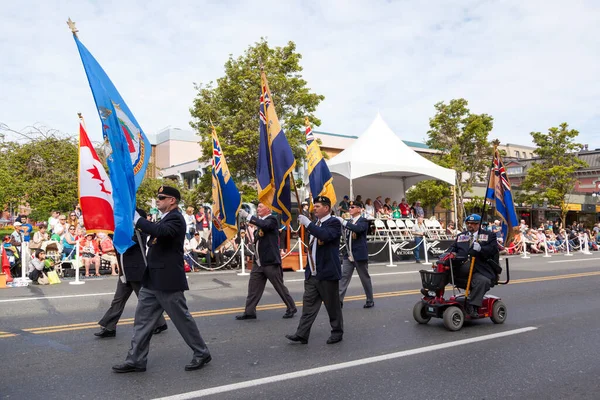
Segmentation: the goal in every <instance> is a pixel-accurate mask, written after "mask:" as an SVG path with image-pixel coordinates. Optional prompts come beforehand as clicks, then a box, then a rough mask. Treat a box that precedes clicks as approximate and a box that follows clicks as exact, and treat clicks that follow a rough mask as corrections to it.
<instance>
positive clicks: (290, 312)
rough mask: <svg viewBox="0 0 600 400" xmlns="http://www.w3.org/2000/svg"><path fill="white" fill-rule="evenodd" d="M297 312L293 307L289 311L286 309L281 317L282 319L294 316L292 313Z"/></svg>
mask: <svg viewBox="0 0 600 400" xmlns="http://www.w3.org/2000/svg"><path fill="white" fill-rule="evenodd" d="M297 312H298V310H297V309H294V310H291V311H290V310H287V311H286V312H285V314H283V317H282V318H283V319H288V318H294V314H296V313H297Z"/></svg>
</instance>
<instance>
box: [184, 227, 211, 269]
mask: <svg viewBox="0 0 600 400" xmlns="http://www.w3.org/2000/svg"><path fill="white" fill-rule="evenodd" d="M186 252H189V254H190V255H191V257H192V259H193V260H194V262H193V263H190V265H197V264H200V258H205V257H206V255H207V254H209V253H210V251H209V249H208V242H207V241H206V240H205V239H204V238H201V237H200V232H195V233H194V237H193V238H192V240H190V241H189V244H188V247H187V248H186Z"/></svg>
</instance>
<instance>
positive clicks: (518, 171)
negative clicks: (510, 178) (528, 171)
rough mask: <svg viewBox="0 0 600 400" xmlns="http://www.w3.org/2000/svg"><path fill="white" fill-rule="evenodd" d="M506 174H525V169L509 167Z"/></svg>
mask: <svg viewBox="0 0 600 400" xmlns="http://www.w3.org/2000/svg"><path fill="white" fill-rule="evenodd" d="M506 173H507V174H508V175H517V174H522V173H523V167H508V168H506Z"/></svg>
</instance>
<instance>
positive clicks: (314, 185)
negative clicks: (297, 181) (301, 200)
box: [304, 117, 337, 208]
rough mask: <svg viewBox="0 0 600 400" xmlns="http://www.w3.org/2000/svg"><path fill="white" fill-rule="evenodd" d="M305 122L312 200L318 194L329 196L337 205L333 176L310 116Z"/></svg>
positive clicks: (332, 202)
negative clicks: (311, 125)
mask: <svg viewBox="0 0 600 400" xmlns="http://www.w3.org/2000/svg"><path fill="white" fill-rule="evenodd" d="M304 123H305V125H306V164H307V166H308V167H307V168H308V181H309V183H310V193H311V200H312V198H314V197H317V196H327V197H328V198H329V200H331V204H334V205H335V204H337V199H336V197H335V191H334V190H333V177H332V176H331V172H329V167H328V166H327V164H326V163H325V159H324V158H323V153H321V148H320V147H319V143H317V141H316V140H315V136H314V135H313V131H312V129H311V127H310V123H309V122H308V117H307V118H305V120H304ZM311 208H312V201H311Z"/></svg>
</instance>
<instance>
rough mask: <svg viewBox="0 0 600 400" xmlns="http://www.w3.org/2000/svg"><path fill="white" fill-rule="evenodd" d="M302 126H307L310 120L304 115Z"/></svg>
mask: <svg viewBox="0 0 600 400" xmlns="http://www.w3.org/2000/svg"><path fill="white" fill-rule="evenodd" d="M304 126H306V127H307V128H308V127H309V126H310V121H309V120H308V117H304Z"/></svg>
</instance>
